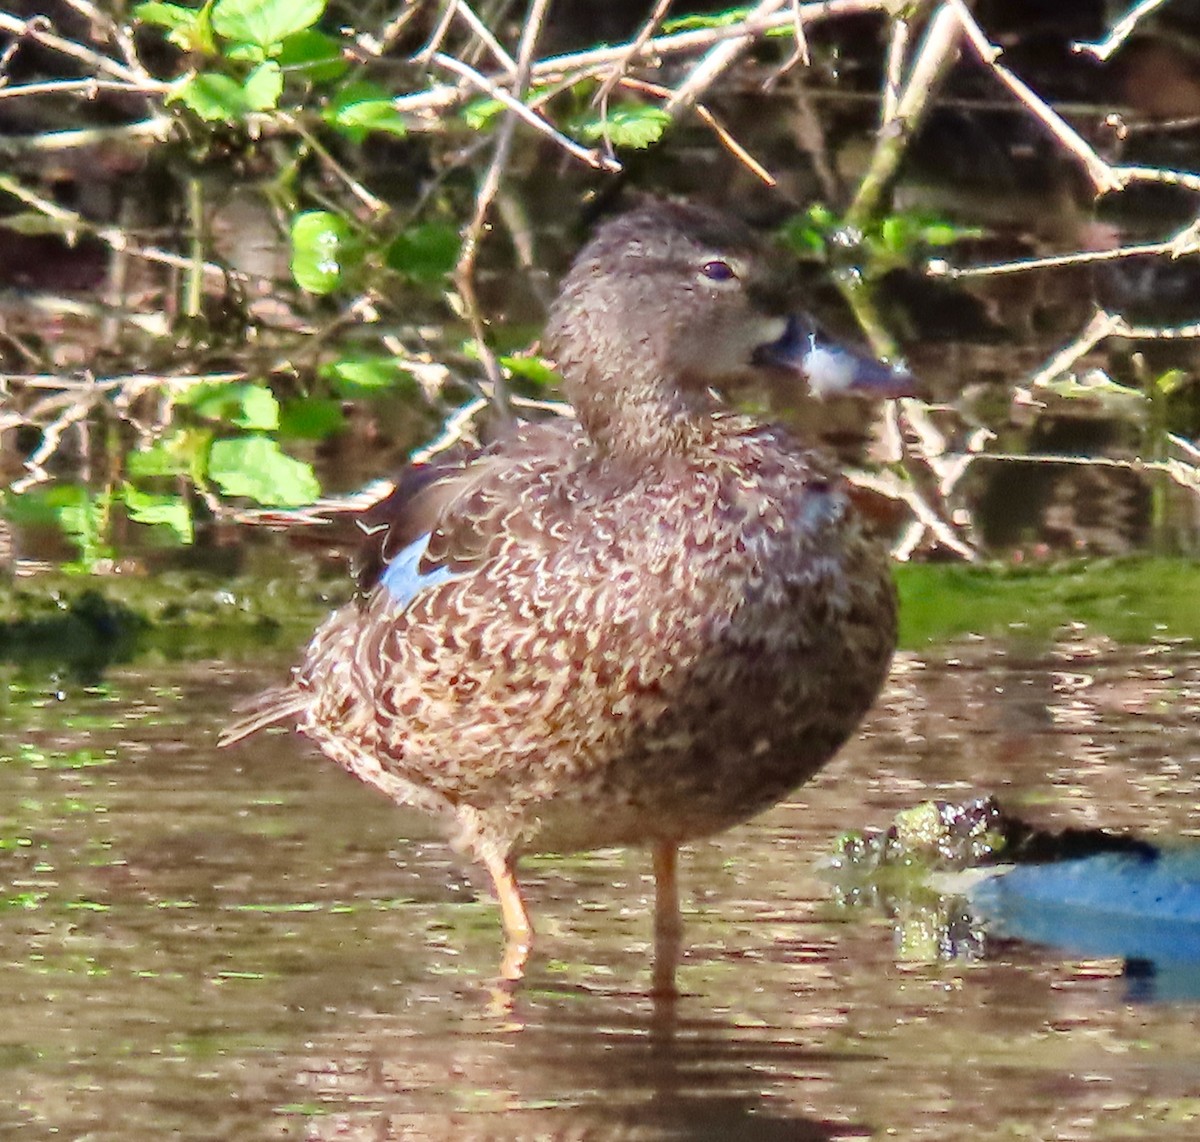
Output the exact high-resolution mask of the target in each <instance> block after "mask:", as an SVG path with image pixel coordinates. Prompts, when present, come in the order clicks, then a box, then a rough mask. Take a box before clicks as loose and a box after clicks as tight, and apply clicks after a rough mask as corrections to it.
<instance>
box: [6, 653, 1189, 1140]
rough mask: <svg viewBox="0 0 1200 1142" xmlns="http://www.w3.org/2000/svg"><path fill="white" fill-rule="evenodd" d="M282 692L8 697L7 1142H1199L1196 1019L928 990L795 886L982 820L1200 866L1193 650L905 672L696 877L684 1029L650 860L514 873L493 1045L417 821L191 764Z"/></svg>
mask: <svg viewBox="0 0 1200 1142" xmlns="http://www.w3.org/2000/svg"><path fill="white" fill-rule="evenodd" d="M273 670H274V666H273V665H271V664H268V665H266V666H264V667H263V669H262V672H261V674H259V675H257V676H254V677H251V676H250V673H249V672H248V671H244V670H239V671H232V670H227V669H224V668H221V667H218V666H214V665H208V666H203V667H190V668H186V669H184V668H171V669H166V668H163V667H157V668H154V669H153V670H145V671H139V670H127V671H124V672H121V673H119V674H114V675H113V676H112V678H111V679H110V681H109V682H108V683H107V684H106V686H104V687H103V688H99V689H95V690H92V691H88V692H80V693H70V694H67V695H64V696H62V697H56V696H55V695H54V694H53V693H52V692H50V688H49V687H48V686H46V685H45V684H44V683H41V682H37V683H25V684H21V683H19V682H18V683H17V684H15V686H14V688H13V691H12V693H11V694H10V698H9V704H8V705H7V706H6V707H5V708H4V709H3V711H2V713H3V716H4V718H5V722H6V726H5V730H4V733H3V736H2V738H0V758H2V759H3V760H0V876H2V877H3V880H2V882H0V883H2V888H0V899H2V900H3V903H4V904H5V905H6V907H4V908H3V909H0V1006H2V1007H3V1009H4V1010H5V1011H6V1012H7V1013H8V1019H7V1020H6V1021H5V1025H4V1027H3V1029H2V1030H0V1064H2V1065H3V1068H4V1077H5V1080H6V1088H7V1095H8V1097H7V1098H6V1099H5V1100H2V1103H0V1134H2V1133H6V1132H10V1131H12V1132H15V1131H17V1130H18V1129H20V1130H23V1131H24V1132H25V1135H26V1136H45V1135H46V1134H48V1133H49V1132H50V1131H51V1130H57V1131H58V1132H59V1135H60V1136H65V1137H79V1136H83V1135H87V1136H90V1137H96V1138H101V1137H111V1138H121V1139H123V1140H126V1139H133V1140H135V1142H136V1140H139V1139H143V1138H145V1139H155V1140H157V1139H161V1138H163V1137H167V1136H170V1137H177V1138H184V1139H193V1138H194V1139H213V1138H222V1139H223V1138H237V1139H243V1138H258V1137H275V1138H278V1137H285V1138H334V1137H337V1138H346V1137H349V1138H356V1137H364V1138H365V1137H370V1138H373V1139H378V1138H389V1137H393V1138H408V1137H412V1138H456V1139H458V1138H508V1137H511V1138H528V1137H551V1136H552V1137H555V1138H623V1139H628V1138H638V1139H642V1138H645V1139H659V1138H662V1139H671V1138H706V1137H711V1138H718V1137H720V1138H735V1139H736V1138H756V1139H757V1138H767V1139H769V1138H772V1137H781V1138H783V1137H787V1138H800V1139H804V1138H855V1137H865V1136H873V1135H882V1134H884V1133H885V1132H888V1131H891V1132H892V1133H893V1134H894V1135H895V1136H897V1137H903V1138H929V1139H934V1138H936V1139H942V1138H947V1137H971V1138H984V1139H988V1138H1007V1137H1014V1136H1025V1137H1036V1138H1055V1137H1061V1138H1088V1139H1106V1138H1110V1137H1111V1138H1117V1137H1129V1136H1141V1137H1154V1138H1156V1139H1181V1140H1182V1139H1185V1138H1187V1139H1192V1138H1194V1137H1196V1135H1197V1116H1198V1114H1200V1105H1198V1104H1197V1102H1196V1099H1195V1095H1196V1090H1195V1075H1196V1073H1197V1068H1198V1067H1200V1047H1198V1046H1197V1044H1198V1043H1200V1035H1198V1034H1197V1032H1198V1031H1200V1008H1198V1007H1197V1006H1196V1005H1195V1004H1189V1003H1176V1004H1172V1003H1162V1004H1158V1005H1155V1006H1138V1005H1130V1004H1128V1003H1127V1002H1126V1000H1127V991H1126V988H1127V983H1126V981H1125V980H1123V979H1122V978H1121V975H1122V964H1121V962H1120V961H1119V960H1113V959H1096V958H1090V957H1089V958H1080V957H1079V956H1078V955H1071V956H1069V957H1068V958H1064V955H1063V953H1055V952H1053V951H1050V950H1046V949H1042V948H1039V947H1036V946H1032V945H1027V944H1023V943H1020V942H1015V941H1010V940H995V939H990V938H989V939H985V940H983V941H982V942H981V943H978V942H977V943H976V945H974V946H976V947H977V948H978V950H979V952H980V953H981V954H980V955H978V956H977V957H976V958H971V957H969V956H968V957H960V958H958V959H952V960H942V959H938V958H937V955H936V954H931V948H930V945H929V944H925V945H921V943H920V935H919V932H918V931H917V926H918V921H917V920H916V918H915V916H914V917H909V920H910V921H911V922H910V925H909V927H908V928H903V927H902V928H901V932H902V934H903V941H904V942H903V943H901V944H897V943H896V942H895V940H896V937H895V936H894V934H893V926H892V924H891V923H890V922H889V921H888V919H887V918H886V917H885V916H883V915H882V914H880V913H879V912H877V911H874V910H871V909H860V910H841V911H839V910H838V909H837V908H836V907H835V906H834V905H833V904H832V903H831V901H830V898H829V895H828V888H827V886H826V885H825V883H824V882H823V881H822V880H821V879H820V878H819V877H818V876H817V875H816V874H815V869H816V866H817V864H818V862H819V861H820V859H821V858H822V856H823V855H824V854H826V853H828V852H829V851H830V849H831V847H832V845H833V841H834V838H835V837H836V836H837V834H838V833H839V832H840V831H841V830H842V829H844V828H846V827H863V826H867V825H876V826H880V825H883V824H885V823H886V822H887V821H888V820H890V819H891V817H892V816H893V815H894V814H895V812H896V811H897V810H898V809H900V808H902V807H904V806H906V805H910V804H912V803H913V802H915V801H918V800H921V799H924V798H927V797H942V798H947V799H956V800H961V799H963V798H964V797H966V796H969V795H971V794H973V793H978V792H981V791H991V792H995V793H997V794H998V795H999V796H1000V797H1001V799H1002V800H1003V801H1004V802H1006V803H1007V804H1008V805H1009V806H1011V807H1012V808H1014V809H1016V810H1018V811H1019V812H1021V813H1022V815H1024V816H1026V817H1028V818H1030V819H1032V820H1033V821H1034V822H1035V823H1037V824H1039V825H1042V826H1045V827H1050V828H1062V827H1065V826H1068V825H1077V826H1079V825H1090V826H1097V825H1102V826H1104V827H1107V828H1110V829H1125V830H1130V831H1133V832H1137V833H1140V834H1143V835H1147V836H1151V837H1158V838H1162V837H1179V836H1185V835H1192V836H1195V835H1196V834H1197V832H1198V825H1197V820H1196V817H1195V806H1196V805H1197V803H1200V724H1198V723H1197V720H1196V717H1195V712H1196V709H1197V708H1198V706H1200V655H1198V654H1196V653H1195V652H1194V651H1191V650H1188V649H1186V648H1178V647H1169V646H1165V645H1164V646H1149V647H1134V648H1118V647H1114V646H1111V645H1108V644H1105V643H1102V642H1095V641H1089V640H1085V639H1084V638H1082V637H1078V638H1074V639H1073V640H1072V641H1069V642H1064V643H1062V644H1061V645H1058V646H1056V647H1055V648H1053V649H1052V650H1051V651H1050V652H1048V653H1042V652H1034V651H1032V650H1030V651H1020V650H1016V649H1013V648H1011V647H1010V648H1008V649H1007V650H1001V649H1000V648H996V647H993V646H986V645H975V644H963V645H962V646H959V647H956V648H955V649H954V650H953V651H951V652H940V653H938V654H936V655H935V654H930V655H924V656H917V655H911V654H910V655H905V656H903V657H902V658H901V659H900V661H899V662H898V663H897V669H896V672H895V675H894V677H893V680H892V683H891V686H890V689H889V692H888V694H887V696H886V698H885V700H884V702H883V703H882V704H881V706H880V708H879V709H878V710H877V711H876V713H875V714H874V715H873V717H872V719H871V721H870V723H869V725H868V726H867V728H866V730H865V732H864V733H863V735H862V736H861V737H860V739H859V740H858V741H857V742H856V743H855V744H854V745H853V747H852V748H850V749H848V750H847V751H846V752H845V753H844V754H843V755H842V757H841V758H840V759H839V760H838V761H836V762H835V763H834V764H833V765H832V766H831V767H830V768H829V769H828V770H827V771H825V772H824V773H822V774H821V775H820V776H819V777H818V778H817V779H816V780H815V781H814V782H813V783H812V784H810V785H809V786H806V787H805V788H804V789H802V790H801V791H800V792H799V794H798V796H797V798H796V799H795V800H794V801H792V802H790V803H788V804H786V805H783V806H780V807H778V808H777V809H775V810H773V811H772V812H770V813H768V814H766V815H764V816H763V817H761V818H759V819H758V820H756V821H754V822H752V823H751V824H749V825H747V826H745V827H742V828H739V829H736V830H733V831H732V832H731V833H729V834H726V835H724V836H722V837H720V838H718V840H717V841H716V842H715V843H712V844H708V845H704V846H700V847H697V848H696V849H695V850H693V851H690V852H688V853H687V854H685V859H684V861H683V865H682V870H681V881H682V887H683V898H684V910H685V923H686V935H687V945H688V953H687V956H686V958H685V960H684V962H683V965H682V968H681V972H680V986H681V988H682V989H683V991H684V993H685V994H684V996H683V997H682V999H681V1000H680V1001H679V1003H678V1005H677V1006H676V1007H675V1008H673V1009H671V1008H664V1007H662V1006H660V1007H658V1008H655V1006H654V1004H653V1003H652V1001H651V999H650V998H649V995H648V989H649V984H650V981H649V978H648V972H647V967H646V964H647V954H646V953H647V946H648V943H649V940H650V929H649V918H650V909H649V901H650V898H651V892H652V885H651V882H650V878H649V862H648V858H647V857H646V855H645V854H643V853H637V852H623V851H606V852H602V853H594V854H582V855H578V856H575V857H571V858H565V859H557V858H556V859H548V860H542V861H534V862H531V864H530V873H531V876H530V883H529V892H530V896H531V899H532V900H533V901H534V904H535V907H536V908H537V910H538V915H539V917H541V918H542V932H541V933H540V934H541V936H542V939H541V942H540V944H539V947H538V950H537V952H536V953H535V955H534V957H533V961H532V963H531V965H530V969H529V972H528V975H527V979H526V981H525V984H524V986H523V987H522V988H521V989H520V990H519V991H518V993H517V994H516V995H515V997H514V998H513V1002H512V1004H511V1008H510V1009H509V1010H508V1011H497V1010H496V1009H495V1007H494V1006H492V1005H491V998H492V994H493V993H492V991H491V987H492V983H493V981H492V978H491V976H492V972H493V971H494V967H495V964H494V952H495V943H496V939H497V930H496V921H495V917H494V912H493V909H492V907H491V905H490V903H489V902H487V901H486V900H481V899H479V897H478V896H477V894H476V892H475V890H474V889H473V888H472V887H471V885H470V884H469V883H468V882H467V880H466V879H465V877H464V874H463V871H462V869H460V868H459V867H458V866H457V865H456V864H455V863H454V862H453V861H452V859H451V858H450V857H449V855H448V854H447V851H446V849H445V846H444V845H442V844H441V842H440V840H438V838H436V837H435V836H434V835H433V834H432V833H431V832H430V831H429V826H428V824H427V823H426V822H425V821H423V820H422V819H421V818H419V817H416V816H411V817H410V816H408V815H406V814H403V813H398V812H397V811H396V810H395V809H394V808H392V807H391V806H390V805H389V804H388V803H387V802H386V801H384V800H383V799H381V798H375V797H373V796H371V794H370V792H369V791H368V790H365V789H362V788H361V787H360V786H359V785H358V783H356V782H354V781H351V780H349V779H347V778H345V776H344V775H343V774H342V773H340V772H339V771H337V770H335V768H334V767H332V766H328V765H325V764H322V763H320V762H319V761H317V760H316V759H315V758H314V757H313V755H312V754H311V753H309V752H308V751H306V749H305V747H303V745H302V744H301V743H299V742H298V741H297V740H296V739H293V738H291V737H288V736H283V735H281V736H269V737H267V738H265V739H264V740H263V741H262V742H260V743H259V744H258V746H257V748H256V749H254V750H248V751H246V752H245V753H244V754H243V755H240V756H238V757H237V758H232V757H230V756H228V755H225V754H220V753H218V752H217V751H216V750H215V748H214V747H213V744H212V743H213V735H214V734H215V731H216V728H217V726H218V725H219V724H220V722H221V721H222V720H224V719H225V718H226V717H227V716H228V711H229V709H230V708H231V707H232V706H233V704H234V701H235V700H236V697H237V696H239V695H242V694H245V693H250V692H253V691H254V690H255V689H256V688H257V687H258V686H259V685H260V684H261V683H262V682H263V680H264V679H266V678H267V677H269V676H270V675H271V674H272V672H273ZM23 687H24V689H23ZM935 945H936V941H935ZM963 946H967V941H965V940H964V942H963ZM922 948H923V950H924V954H920V953H921V951H922ZM933 951H936V946H935V947H934V948H933ZM1168 991H1169V989H1168ZM1160 994H1162V992H1160Z"/></svg>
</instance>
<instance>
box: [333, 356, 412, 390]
mask: <svg viewBox="0 0 1200 1142" xmlns="http://www.w3.org/2000/svg"><path fill="white" fill-rule="evenodd" d="M319 373H320V375H321V376H322V377H323V378H324V379H325V380H327V381H331V382H332V383H333V387H334V389H335V390H336V391H337V392H338V394H339V395H340V396H343V397H345V398H346V399H348V400H353V399H355V398H357V397H363V396H375V395H378V394H380V393H384V392H389V391H391V390H393V389H395V388H396V387H397V386H398V385H400V384H403V383H405V382H407V381H409V380H411V375H410V374H409V373H408V372H407V371H406V370H405V369H404V367H403V365H402V364H401V362H400V360H399V359H398V358H396V357H391V356H384V355H382V354H370V353H365V354H364V353H360V354H351V355H349V356H345V357H339V358H338V359H337V360H335V361H329V362H327V363H326V364H324V365H322V366H321V368H320V370H319Z"/></svg>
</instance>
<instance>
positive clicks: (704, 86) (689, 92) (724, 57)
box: [666, 0, 797, 115]
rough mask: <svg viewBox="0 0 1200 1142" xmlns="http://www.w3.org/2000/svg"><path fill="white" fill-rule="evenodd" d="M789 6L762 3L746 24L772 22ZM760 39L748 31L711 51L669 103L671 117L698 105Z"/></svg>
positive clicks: (779, 1)
mask: <svg viewBox="0 0 1200 1142" xmlns="http://www.w3.org/2000/svg"><path fill="white" fill-rule="evenodd" d="M786 3H787V0H759V3H758V4H757V5H756V6H755V8H754V9H753V11H751V12H750V14H749V15H748V16H747V17H746V20H745V24H746V25H747V27H749V26H752V25H756V24H757V23H759V22H760V21H762V20H766V19H769V18H770V17H771V16H773V15H775V13H776V12H777V11H778V10H779V9H780V8H781V7H783V5H784V4H786ZM789 18H797V17H792V15H791V13H789ZM757 38H758V37H757V34H756V33H754V32H751V31H746V32H744V33H743V34H742V35H741V36H738V37H736V38H734V39H729V40H724V41H723V42H721V43H719V44H717V45H715V46H714V47H712V48H710V49H709V51H708V53H707V54H706V55H705V56H704V57H703V58H702V59H701V60H700V62H699V63H698V64H696V66H695V67H694V68H692V70H691V71H690V72H689V73H688V77H687V78H686V79H685V80H684V81H683V82H682V83H681V84H680V85H679V86H678V87H677V88H676V89H675V93H674V94H673V95H672V96H671V98H670V99H669V100H668V101H667V106H666V110H667V113H668V114H670V115H677V114H678V113H679V112H680V111H682V110H683V109H684V108H685V107H690V106H691V105H692V104H693V103H695V102H696V101H697V100H698V99H699V98H700V96H701V95H702V94H703V93H704V92H705V91H707V90H708V89H709V88H710V87H711V86H712V85H713V83H714V82H716V80H717V77H718V76H720V75H721V73H722V72H724V71H725V70H727V69H728V68H729V67H730V66H732V65H733V63H734V62H735V61H736V60H737V58H738V56H740V55H741V54H742V53H743V52H745V51H746V49H747V48H749V47H750V46H751V45H752V44H753V43H754V42H755V41H756V39H757Z"/></svg>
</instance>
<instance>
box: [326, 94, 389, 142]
mask: <svg viewBox="0 0 1200 1142" xmlns="http://www.w3.org/2000/svg"><path fill="white" fill-rule="evenodd" d="M325 122H327V123H328V124H329V125H330V126H331V127H333V128H335V129H336V130H338V131H340V132H341V133H342V134H343V135H345V136H346V138H348V139H350V140H351V142H355V143H358V142H362V140H363V139H365V138H366V137H367V135H368V134H370V133H371V132H372V131H384V132H386V133H387V134H390V135H396V136H399V137H400V138H403V137H404V136H405V135H407V134H408V124H407V123H405V121H404V116H403V115H401V114H400V112H399V111H397V110H396V108H395V106H394V105H393V103H392V100H391V97H390V96H389V95H388V93H387V92H386V91H384V89H383V88H382V87H379V86H377V85H376V84H374V83H366V82H363V83H349V84H347V85H346V86H345V87H344V88H343V89H342V90H341V91H339V92H338V94H337V97H336V98H335V99H334V101H333V102H332V103H331V104H330V105H329V107H328V108H326V110H325Z"/></svg>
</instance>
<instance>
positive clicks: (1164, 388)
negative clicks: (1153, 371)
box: [1154, 369, 1191, 396]
mask: <svg viewBox="0 0 1200 1142" xmlns="http://www.w3.org/2000/svg"><path fill="white" fill-rule="evenodd" d="M1190 379H1191V373H1189V372H1188V371H1187V370H1186V369H1168V370H1167V371H1166V372H1165V373H1163V375H1162V376H1161V377H1159V378H1157V379H1156V380H1155V382H1154V387H1155V388H1156V389H1158V391H1159V392H1160V393H1162V394H1163V395H1164V396H1170V395H1171V394H1172V393H1174V392H1178V391H1179V390H1180V389H1181V388H1183V386H1184V385H1185V384H1187V382H1188V381H1189V380H1190Z"/></svg>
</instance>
